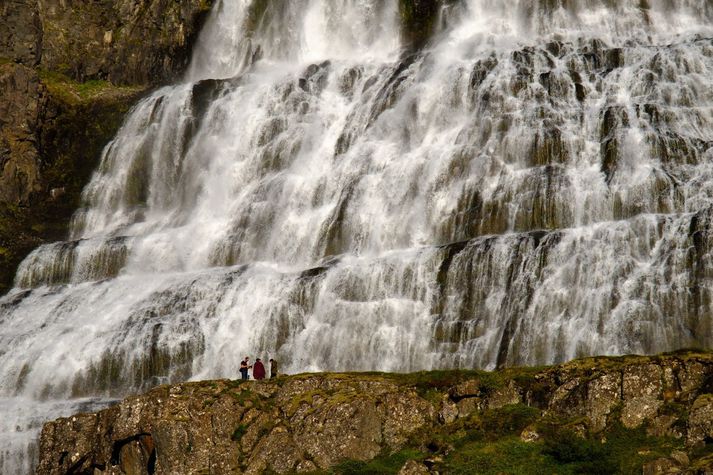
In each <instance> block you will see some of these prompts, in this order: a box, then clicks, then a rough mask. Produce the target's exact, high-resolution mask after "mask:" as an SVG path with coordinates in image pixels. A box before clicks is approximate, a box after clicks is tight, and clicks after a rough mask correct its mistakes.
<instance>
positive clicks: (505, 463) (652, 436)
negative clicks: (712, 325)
mask: <svg viewBox="0 0 713 475" xmlns="http://www.w3.org/2000/svg"><path fill="white" fill-rule="evenodd" d="M711 381H713V354H712V353H701V352H688V351H682V352H677V353H674V354H666V355H661V356H656V357H638V356H628V357H619V358H605V357H598V358H587V359H583V360H577V361H574V362H571V363H568V364H564V365H560V366H553V367H546V368H510V369H504V370H501V371H497V372H483V371H434V372H422V373H414V374H383V373H353V374H303V375H296V376H287V377H280V378H278V379H276V380H269V381H264V382H253V381H249V382H247V381H229V380H219V381H205V382H196V383H184V384H178V385H173V386H161V387H158V388H156V389H154V390H152V391H150V392H149V393H147V394H145V395H142V396H136V397H131V398H128V399H126V400H125V401H123V402H121V403H120V404H119V405H117V406H114V407H111V408H109V409H106V410H104V411H101V412H99V413H96V414H80V415H77V416H73V417H71V418H66V419H59V420H57V421H54V422H50V423H47V424H46V425H45V427H44V429H43V432H42V438H41V443H40V451H41V454H40V465H39V469H38V473H40V474H54V473H92V471H94V472H93V473H126V474H129V473H130V474H144V473H157V474H159V473H176V471H177V470H179V467H180V471H181V473H268V472H277V473H294V472H304V473H315V474H331V473H339V474H367V473H368V474H374V473H384V474H386V473H401V474H421V473H423V474H426V473H436V472H438V473H453V474H469V473H486V474H487V473H492V474H496V473H513V474H516V473H558V474H574V473H599V474H606V473H632V474H633V473H641V472H642V470H643V472H644V473H647V474H648V473H667V472H666V471H667V470H670V471H676V470H679V471H690V472H693V473H695V471H696V470H703V469H710V468H711V467H712V466H713V465H712V464H713V462H712V461H711V457H709V454H710V453H711V451H710V449H711V445H710V441H711V440H713V395H711V394H709V392H710V391H711V390H712V389H713V387H712V386H711ZM119 470H120V471H119Z"/></svg>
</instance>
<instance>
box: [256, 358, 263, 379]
mask: <svg viewBox="0 0 713 475" xmlns="http://www.w3.org/2000/svg"><path fill="white" fill-rule="evenodd" d="M253 378H255V379H265V366H264V365H263V364H262V361H260V358H257V359H255V364H254V365H253Z"/></svg>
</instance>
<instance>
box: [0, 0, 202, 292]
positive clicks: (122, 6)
mask: <svg viewBox="0 0 713 475" xmlns="http://www.w3.org/2000/svg"><path fill="white" fill-rule="evenodd" d="M211 5H212V1H211V0H181V1H169V0H140V1H135V0H132V1H128V0H127V1H118V2H113V1H104V0H102V1H93V2H76V1H74V2H73V1H66V0H0V293H4V292H5V291H6V290H7V289H8V288H9V287H10V286H11V285H12V279H13V277H14V274H15V270H16V268H17V266H18V264H19V263H20V262H21V261H22V259H23V258H24V257H25V256H26V255H27V254H28V253H29V252H30V251H31V250H32V249H33V248H35V247H37V246H38V245H40V244H42V243H44V242H48V241H54V240H58V239H61V238H63V237H65V234H66V230H67V225H68V223H69V218H70V216H71V215H72V213H73V212H74V211H75V210H76V209H77V207H78V206H79V202H80V199H79V198H80V193H81V190H82V188H83V187H84V185H85V184H86V183H87V181H88V178H89V176H90V174H91V171H92V170H93V169H94V168H95V166H96V164H97V162H98V159H99V158H100V154H101V151H102V149H103V148H104V146H105V145H106V144H107V143H108V142H109V140H111V138H112V137H113V136H114V135H115V133H116V131H117V129H118V127H119V126H120V124H121V121H122V120H123V117H124V115H125V113H126V112H127V111H128V109H129V107H130V106H131V105H132V104H133V103H134V102H135V101H136V100H138V98H139V97H140V96H141V95H142V94H143V93H144V92H145V91H146V90H147V89H148V88H150V87H153V86H158V85H161V84H165V83H168V82H171V81H173V80H175V79H177V78H178V77H179V76H180V74H182V73H183V70H184V69H185V67H186V65H187V64H188V61H189V56H190V52H191V49H192V45H193V42H194V40H195V38H196V37H197V34H198V32H199V31H200V28H201V25H202V23H203V21H204V20H205V18H206V17H207V14H208V12H209V11H210V7H211Z"/></svg>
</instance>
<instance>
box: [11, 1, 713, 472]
mask: <svg viewBox="0 0 713 475" xmlns="http://www.w3.org/2000/svg"><path fill="white" fill-rule="evenodd" d="M563 3H564V4H566V5H568V7H567V8H564V7H561V6H560V5H561V4H563ZM611 3H612V2H608V1H604V0H582V1H574V2H572V1H567V2H558V1H545V0H540V1H537V0H520V1H513V2H510V1H508V2H505V1H496V0H467V1H466V0H463V1H462V2H460V3H456V4H455V5H453V6H451V7H448V8H445V9H444V11H443V12H442V15H441V18H440V21H439V22H438V29H437V31H436V32H435V36H434V39H433V41H432V42H431V43H430V45H429V46H428V47H427V48H426V49H425V50H424V51H421V52H420V53H419V54H416V55H410V54H408V53H407V52H406V51H403V49H402V47H401V42H400V39H399V38H400V34H399V28H400V27H399V24H398V21H399V18H400V15H399V12H398V8H397V2H396V1H395V0H394V1H390V2H387V1H382V0H339V1H335V0H330V1H327V0H323V1H317V0H302V1H290V2H271V3H270V6H269V7H268V10H267V11H266V12H265V14H264V15H263V16H258V17H256V16H255V15H252V16H251V15H250V13H249V10H248V7H249V4H250V2H249V1H247V0H224V1H221V2H218V5H217V6H216V8H215V9H214V12H213V15H212V17H211V18H210V20H209V22H208V24H207V25H206V27H205V29H204V31H203V33H202V36H201V38H200V40H199V44H198V45H197V46H196V50H195V54H194V60H193V64H192V65H191V67H190V69H189V71H188V73H187V76H186V80H185V81H184V83H182V84H179V85H176V86H173V87H168V88H164V89H161V90H159V91H156V92H155V93H154V94H152V95H151V96H150V97H148V98H146V99H144V100H143V101H141V102H140V103H139V104H137V106H136V107H135V108H134V110H133V111H132V112H131V114H130V115H129V116H128V117H127V119H126V122H125V124H124V126H123V127H122V129H121V130H120V132H119V133H118V135H117V137H116V139H115V140H114V141H113V142H112V143H111V144H110V145H109V146H108V147H107V149H106V150H105V154H104V156H103V158H102V163H101V165H100V166H99V169H98V170H97V172H96V174H95V176H94V177H93V179H92V182H91V183H90V184H89V185H88V186H87V188H86V189H85V192H84V199H85V207H84V208H83V209H82V210H80V211H79V212H78V213H77V214H76V216H75V218H74V221H73V225H72V235H71V236H70V241H67V242H66V243H57V244H53V245H48V246H43V247H41V248H39V249H37V250H36V251H35V252H33V254H32V255H30V256H29V257H28V258H27V259H26V260H25V261H24V262H23V264H22V266H21V268H20V269H19V271H18V275H17V279H16V288H15V289H14V290H12V291H11V292H10V293H9V294H8V295H7V296H6V297H4V298H3V299H2V300H0V398H1V400H3V401H6V403H5V402H4V403H3V405H2V409H0V410H1V411H2V413H3V414H2V417H0V444H2V446H3V449H1V450H0V472H2V473H22V472H27V471H29V470H30V466H31V464H32V456H33V455H32V454H33V453H34V450H36V449H34V448H33V447H34V445H33V440H34V438H35V437H36V434H37V430H38V427H39V423H40V421H42V420H45V419H49V418H53V417H57V416H58V415H60V414H65V415H67V414H69V413H72V412H74V411H76V410H77V409H78V407H79V406H78V404H81V401H83V400H86V398H91V401H92V404H95V405H96V404H101V400H102V398H104V399H105V400H107V401H108V400H113V399H114V398H118V397H122V396H124V395H126V394H130V393H134V392H137V391H141V390H143V389H146V388H148V387H151V386H153V385H156V384H160V383H163V382H170V381H176V380H182V379H204V378H215V377H236V375H237V362H238V360H239V358H240V357H241V356H242V355H243V354H249V355H255V356H263V357H264V358H268V357H276V358H277V359H278V360H279V361H281V363H282V364H281V367H282V368H283V369H284V370H285V371H287V372H298V371H316V370H384V371H412V370H418V369H430V368H441V367H483V368H493V367H494V366H496V365H497V364H543V363H552V362H559V361H563V360H566V359H570V358H573V357H576V356H581V355H586V354H621V353H629V352H645V353H653V352H658V351H665V350H671V349H675V348H679V347H684V346H692V345H701V346H711V345H712V344H713V328H712V327H711V325H712V323H713V320H711V314H712V313H711V306H712V297H713V295H712V291H713V283H712V281H711V278H712V277H713V273H712V272H711V271H710V270H709V269H712V268H713V267H711V264H712V262H711V260H712V256H711V245H710V239H711V236H710V232H709V231H708V228H709V227H710V222H711V219H712V218H711V216H712V215H711V211H710V210H711V205H712V204H713V166H712V165H711V163H712V162H711V160H713V40H711V38H713V27H712V26H711V25H713V5H711V4H710V2H707V1H706V0H684V1H675V2H674V1H665V0H648V2H641V1H639V0H625V1H621V2H616V3H617V5H619V6H618V7H616V8H614V7H612V6H610V4H611ZM645 3H648V4H649V7H648V8H642V7H641V6H642V4H645ZM214 79H218V81H215V80H214ZM452 243H459V244H452ZM74 398H85V399H74ZM6 408H7V409H6ZM14 408H21V411H20V412H21V413H24V414H32V417H25V416H22V415H20V416H17V417H14V416H13V417H12V418H10V417H7V414H10V413H12V414H15V412H17V411H16V410H15V409H14Z"/></svg>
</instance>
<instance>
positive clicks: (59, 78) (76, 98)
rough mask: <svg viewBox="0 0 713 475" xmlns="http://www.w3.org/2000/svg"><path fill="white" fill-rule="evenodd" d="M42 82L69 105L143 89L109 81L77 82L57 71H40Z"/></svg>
mask: <svg viewBox="0 0 713 475" xmlns="http://www.w3.org/2000/svg"><path fill="white" fill-rule="evenodd" d="M39 76H40V80H41V81H42V84H44V85H45V86H46V87H47V89H48V90H49V92H50V93H51V94H52V95H53V96H55V97H57V98H58V99H60V100H61V101H63V102H66V103H68V104H78V103H84V102H88V101H90V100H92V99H95V98H97V97H99V96H102V95H104V94H108V93H111V92H122V93H131V92H137V91H140V90H141V89H142V88H141V87H128V86H115V85H113V84H111V83H110V82H108V81H101V80H91V81H86V82H81V83H80V82H77V81H74V80H73V79H71V78H70V77H68V76H66V75H64V74H62V73H59V72H56V71H47V70H40V71H39Z"/></svg>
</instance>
